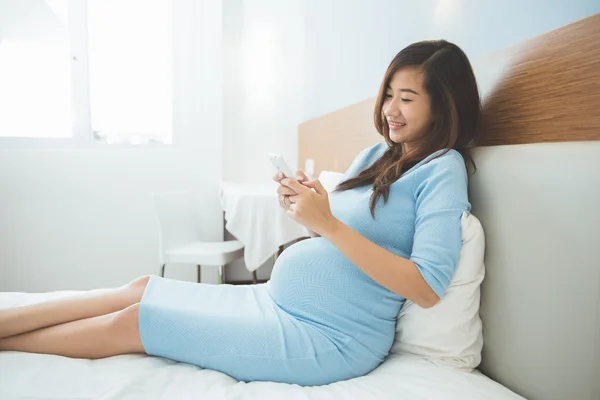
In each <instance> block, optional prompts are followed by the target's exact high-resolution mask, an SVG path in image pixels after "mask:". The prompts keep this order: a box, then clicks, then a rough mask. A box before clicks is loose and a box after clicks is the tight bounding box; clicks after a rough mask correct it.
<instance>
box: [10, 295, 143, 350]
mask: <svg viewBox="0 0 600 400" xmlns="http://www.w3.org/2000/svg"><path fill="white" fill-rule="evenodd" d="M138 311H139V304H134V305H131V306H129V307H127V308H126V309H124V310H121V311H117V312H114V313H111V314H107V315H101V316H98V317H92V318H87V319H82V320H78V321H72V322H68V323H66V324H61V325H56V326H51V327H49V328H44V329H39V330H37V331H33V332H28V333H24V334H22V335H16V336H11V337H8V338H4V339H0V351H2V350H8V351H24V352H28V353H42V354H56V355H61V356H66V357H72V358H104V357H110V356H115V355H119V354H131V353H144V347H143V346H142V341H141V338H140V331H139V328H138Z"/></svg>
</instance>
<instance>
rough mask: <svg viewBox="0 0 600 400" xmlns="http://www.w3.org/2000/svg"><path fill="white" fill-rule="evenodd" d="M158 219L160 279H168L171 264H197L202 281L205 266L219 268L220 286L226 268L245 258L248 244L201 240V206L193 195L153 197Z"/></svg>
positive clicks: (156, 195)
mask: <svg viewBox="0 0 600 400" xmlns="http://www.w3.org/2000/svg"><path fill="white" fill-rule="evenodd" d="M153 198H154V206H155V209H156V215H157V219H158V228H159V229H158V230H159V258H160V263H161V264H162V267H161V272H160V276H162V277H164V276H165V266H166V265H167V264H195V265H197V268H198V282H200V281H201V266H202V265H210V266H216V267H218V269H219V283H223V267H224V266H225V265H227V264H229V263H230V262H232V261H234V260H236V259H238V258H242V257H243V256H244V245H243V244H242V242H240V241H238V240H231V241H224V242H204V241H202V240H200V234H199V231H198V225H197V223H196V219H195V216H196V215H197V208H198V205H194V204H193V203H192V198H191V195H190V193H189V192H187V191H181V192H169V193H155V194H153Z"/></svg>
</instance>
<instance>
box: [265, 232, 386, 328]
mask: <svg viewBox="0 0 600 400" xmlns="http://www.w3.org/2000/svg"><path fill="white" fill-rule="evenodd" d="M268 287H269V293H270V295H271V297H272V298H273V300H274V301H275V302H276V303H277V304H278V305H279V306H280V307H281V308H283V309H284V310H286V311H287V312H288V313H290V314H292V315H294V316H296V317H298V318H301V319H305V320H308V321H313V322H316V323H318V324H323V325H329V324H331V323H332V322H334V323H341V322H342V321H344V322H345V323H359V324H360V323H363V320H364V314H365V313H369V312H370V309H372V308H373V307H380V302H379V300H380V299H381V297H382V295H383V292H382V290H385V289H383V288H382V287H381V286H379V285H378V284H377V283H376V282H374V281H373V280H371V278H369V277H368V276H367V275H366V274H365V273H364V272H362V271H361V270H360V269H359V268H358V267H356V266H355V265H354V264H352V263H351V262H350V261H349V260H348V259H347V258H346V257H345V256H344V255H343V254H342V253H341V252H340V251H339V250H338V249H337V248H336V247H335V246H333V245H332V244H331V243H330V242H328V241H327V240H325V239H323V238H313V239H308V240H303V241H301V242H298V243H296V244H294V245H293V246H291V247H289V248H287V249H286V250H285V251H284V252H283V253H282V254H281V255H280V256H279V258H278V259H277V262H276V263H275V266H274V267H273V272H272V273H271V279H270V281H269V286H268Z"/></svg>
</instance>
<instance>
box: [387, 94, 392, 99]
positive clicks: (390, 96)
mask: <svg viewBox="0 0 600 400" xmlns="http://www.w3.org/2000/svg"><path fill="white" fill-rule="evenodd" d="M392 97H393V96H392V95H391V94H389V93H386V95H385V98H386V99H391V98H392Z"/></svg>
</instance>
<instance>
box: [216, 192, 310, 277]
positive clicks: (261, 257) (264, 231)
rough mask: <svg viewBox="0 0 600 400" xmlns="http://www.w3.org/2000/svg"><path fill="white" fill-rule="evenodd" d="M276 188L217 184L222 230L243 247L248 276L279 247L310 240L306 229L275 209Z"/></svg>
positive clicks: (278, 209) (276, 207)
mask: <svg viewBox="0 0 600 400" xmlns="http://www.w3.org/2000/svg"><path fill="white" fill-rule="evenodd" d="M277 187H278V185H277V183H275V182H271V183H268V184H263V185H256V184H243V183H233V182H227V181H224V182H222V183H221V188H220V198H221V208H222V209H223V211H224V214H225V221H226V223H225V229H227V230H228V231H229V232H230V233H231V234H232V235H233V236H235V238H236V239H237V240H239V241H240V242H242V243H243V244H244V261H245V263H246V268H248V270H249V271H251V272H254V271H256V269H257V268H258V267H260V266H261V265H262V264H264V263H265V262H266V261H267V260H268V259H269V258H270V257H272V256H273V254H275V253H277V251H278V250H279V248H280V246H283V245H284V244H287V243H289V242H291V241H293V240H296V239H299V238H303V237H309V236H310V234H309V233H308V229H306V228H305V227H304V226H303V225H301V224H299V223H297V222H296V221H294V220H292V219H291V218H290V217H288V216H287V214H286V212H285V211H284V210H283V209H282V208H281V207H280V206H279V201H278V200H277Z"/></svg>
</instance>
